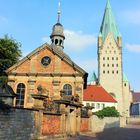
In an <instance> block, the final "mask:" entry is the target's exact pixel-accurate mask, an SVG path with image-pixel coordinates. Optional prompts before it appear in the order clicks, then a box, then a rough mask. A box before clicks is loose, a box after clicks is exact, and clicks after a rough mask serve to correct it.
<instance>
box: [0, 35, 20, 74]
mask: <svg viewBox="0 0 140 140" xmlns="http://www.w3.org/2000/svg"><path fill="white" fill-rule="evenodd" d="M20 47H21V44H20V43H18V42H17V41H16V40H14V39H13V38H9V37H8V35H5V36H4V38H0V76H3V75H5V72H4V71H5V70H6V69H8V68H9V67H11V66H12V65H13V64H15V63H16V62H17V61H18V60H19V58H20V57H21V50H20Z"/></svg>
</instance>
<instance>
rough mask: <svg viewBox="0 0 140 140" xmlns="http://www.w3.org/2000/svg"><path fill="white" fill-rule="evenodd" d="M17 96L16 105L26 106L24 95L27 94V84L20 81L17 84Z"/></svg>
mask: <svg viewBox="0 0 140 140" xmlns="http://www.w3.org/2000/svg"><path fill="white" fill-rule="evenodd" d="M16 93H17V97H16V107H20V108H23V107H24V96H25V85H24V84H23V83H19V84H18V85H17V92H16Z"/></svg>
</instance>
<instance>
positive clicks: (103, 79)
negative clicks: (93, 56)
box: [98, 0, 123, 114]
mask: <svg viewBox="0 0 140 140" xmlns="http://www.w3.org/2000/svg"><path fill="white" fill-rule="evenodd" d="M122 73H123V72H122V37H121V34H120V32H119V31H118V28H117V26H116V23H115V19H114V16H113V13H112V9H111V6H110V1H109V0H107V4H106V8H105V11H104V16H103V20H102V24H101V27H100V32H99V36H98V77H99V83H100V84H101V85H102V86H103V87H104V88H105V89H106V90H107V91H108V92H109V93H110V94H111V95H112V96H114V98H115V99H116V100H117V102H118V111H119V112H120V114H122V113H123V74H122Z"/></svg>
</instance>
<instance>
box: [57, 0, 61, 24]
mask: <svg viewBox="0 0 140 140" xmlns="http://www.w3.org/2000/svg"><path fill="white" fill-rule="evenodd" d="M57 13H58V21H57V22H58V23H59V22H60V14H61V11H60V0H58V12H57Z"/></svg>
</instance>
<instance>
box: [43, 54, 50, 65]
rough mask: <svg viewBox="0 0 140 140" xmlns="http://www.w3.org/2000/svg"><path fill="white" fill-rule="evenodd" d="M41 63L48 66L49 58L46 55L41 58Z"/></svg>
mask: <svg viewBox="0 0 140 140" xmlns="http://www.w3.org/2000/svg"><path fill="white" fill-rule="evenodd" d="M41 63H42V65H44V66H48V65H49V64H50V63H51V58H50V57H48V56H45V57H43V58H42V59H41Z"/></svg>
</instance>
